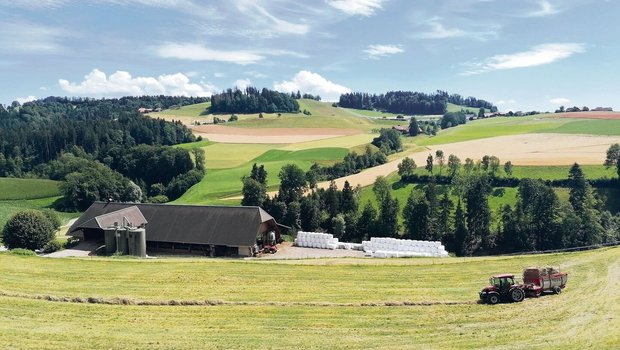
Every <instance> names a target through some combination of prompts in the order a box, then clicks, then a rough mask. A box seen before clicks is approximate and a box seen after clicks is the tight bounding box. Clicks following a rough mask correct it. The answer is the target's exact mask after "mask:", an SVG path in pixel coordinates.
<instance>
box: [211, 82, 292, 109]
mask: <svg viewBox="0 0 620 350" xmlns="http://www.w3.org/2000/svg"><path fill="white" fill-rule="evenodd" d="M209 112H210V113H297V112H299V104H298V103H297V101H295V98H293V97H292V96H291V95H289V94H284V93H281V92H278V91H274V90H269V89H266V88H263V89H262V90H258V89H257V88H255V87H251V86H249V87H247V88H245V89H243V90H239V89H237V88H235V89H228V90H226V91H223V92H222V93H220V94H216V95H213V96H212V97H211V107H209Z"/></svg>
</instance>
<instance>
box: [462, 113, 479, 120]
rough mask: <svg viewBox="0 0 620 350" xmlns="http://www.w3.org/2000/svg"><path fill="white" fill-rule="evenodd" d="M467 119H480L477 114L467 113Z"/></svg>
mask: <svg viewBox="0 0 620 350" xmlns="http://www.w3.org/2000/svg"><path fill="white" fill-rule="evenodd" d="M465 118H467V120H476V119H478V115H477V114H473V113H466V114H465Z"/></svg>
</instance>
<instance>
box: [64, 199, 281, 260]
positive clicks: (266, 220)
mask: <svg viewBox="0 0 620 350" xmlns="http://www.w3.org/2000/svg"><path fill="white" fill-rule="evenodd" d="M121 226H130V227H134V228H144V229H145V230H146V245H147V247H148V250H149V251H151V252H155V253H157V252H175V253H184V252H194V253H196V252H200V253H204V254H206V255H210V256H233V255H239V256H251V255H252V254H253V248H254V246H255V245H256V244H258V245H259V246H261V245H262V244H263V243H266V242H269V241H272V240H276V241H278V240H279V239H280V227H284V226H282V225H279V224H278V223H276V221H275V219H274V218H273V217H272V216H271V215H269V214H268V213H267V212H266V211H265V210H263V209H262V208H260V207H232V206H231V207H227V206H197V205H196V206H195V205H168V204H142V203H114V202H110V203H105V202H95V203H93V204H92V205H91V206H90V207H89V208H88V209H87V210H86V211H85V212H84V214H82V216H80V218H79V219H77V221H76V222H75V223H74V224H73V225H72V226H71V228H70V229H69V234H70V235H73V236H76V237H80V238H82V239H84V240H85V241H95V242H102V243H103V242H104V241H105V230H106V229H108V230H109V229H110V228H113V227H121Z"/></svg>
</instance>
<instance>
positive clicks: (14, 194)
mask: <svg viewBox="0 0 620 350" xmlns="http://www.w3.org/2000/svg"><path fill="white" fill-rule="evenodd" d="M59 185H60V182H58V181H53V180H46V179H16V178H6V177H0V201H4V200H14V199H37V198H47V197H56V196H59V195H60V188H59V187H58V186H59Z"/></svg>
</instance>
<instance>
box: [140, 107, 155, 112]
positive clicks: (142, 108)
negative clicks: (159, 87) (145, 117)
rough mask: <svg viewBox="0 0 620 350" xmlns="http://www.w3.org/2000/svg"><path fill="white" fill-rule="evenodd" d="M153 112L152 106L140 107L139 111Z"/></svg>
mask: <svg viewBox="0 0 620 350" xmlns="http://www.w3.org/2000/svg"><path fill="white" fill-rule="evenodd" d="M151 112H153V109H152V108H144V107H140V108H138V113H151Z"/></svg>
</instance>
